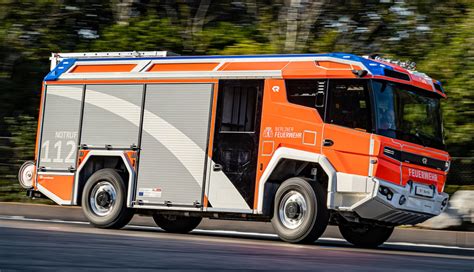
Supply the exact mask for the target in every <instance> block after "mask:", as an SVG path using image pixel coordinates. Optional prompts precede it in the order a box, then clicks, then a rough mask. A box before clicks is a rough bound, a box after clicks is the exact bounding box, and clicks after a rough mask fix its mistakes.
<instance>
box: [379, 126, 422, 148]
mask: <svg viewBox="0 0 474 272" xmlns="http://www.w3.org/2000/svg"><path fill="white" fill-rule="evenodd" d="M383 130H389V131H393V132H395V133H400V134H402V135H405V136H409V137H411V138H415V139H416V140H417V141H418V142H419V143H421V145H423V146H426V144H425V142H424V141H423V139H422V138H421V137H420V135H416V134H413V133H409V132H405V131H403V130H400V129H395V128H387V129H383ZM417 133H418V132H417ZM400 140H402V139H400Z"/></svg>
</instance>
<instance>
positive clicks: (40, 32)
mask: <svg viewBox="0 0 474 272" xmlns="http://www.w3.org/2000/svg"><path fill="white" fill-rule="evenodd" d="M473 33H474V1H472V0H465V1H455V0H442V1H434V0H432V1H429V0H423V1H417V0H410V1H408V0H405V1H404V0H400V1H391V0H379V1H342V0H341V1H305V0H286V1H256V0H242V1H230V0H219V1H217V0H214V1H211V0H203V1H193V0H182V1H173V0H164V1H154V0H122V1H119V0H109V1H107V0H104V1H59V0H56V1H53V0H36V1H26V0H25V1H13V0H0V86H1V87H0V88H1V91H0V201H28V199H27V198H26V197H25V196H24V195H25V192H24V191H23V190H21V189H20V187H19V185H17V184H18V182H17V181H16V174H17V171H18V168H19V166H20V165H21V163H23V161H25V160H28V159H33V153H34V144H35V135H36V120H37V116H38V108H39V99H40V90H41V81H42V79H43V77H44V76H45V75H46V74H47V73H48V71H49V64H50V62H49V57H50V55H51V52H80V51H88V52H91V51H133V50H137V51H146V50H168V51H172V52H174V53H177V54H181V55H221V54H270V53H324V52H347V53H354V54H360V55H365V54H369V53H381V54H383V55H384V56H385V57H390V58H398V59H401V60H411V61H415V62H417V64H418V65H417V70H419V71H421V72H425V73H427V74H428V75H430V76H431V77H433V78H435V79H438V80H440V81H441V82H442V83H443V85H444V88H445V89H446V90H447V94H448V99H447V100H445V101H444V103H443V112H444V127H445V135H446V141H447V144H448V150H449V152H450V153H451V156H453V163H452V167H451V169H452V170H451V173H450V174H449V178H448V185H447V187H446V191H448V193H453V192H454V191H456V190H459V189H474V174H473V172H474V171H473V169H474V163H473V162H474V142H473V135H474V123H473V116H474V91H473V90H472V89H471V88H472V87H473V86H474V84H473V83H474V78H473V77H474V34H473Z"/></svg>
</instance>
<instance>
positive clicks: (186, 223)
mask: <svg viewBox="0 0 474 272" xmlns="http://www.w3.org/2000/svg"><path fill="white" fill-rule="evenodd" d="M153 220H155V223H156V224H157V225H158V227H160V228H162V229H164V230H165V231H167V232H172V233H188V232H190V231H192V230H193V229H195V228H196V227H197V226H198V225H199V223H201V220H202V218H201V217H189V216H180V215H166V214H159V213H155V214H154V215H153Z"/></svg>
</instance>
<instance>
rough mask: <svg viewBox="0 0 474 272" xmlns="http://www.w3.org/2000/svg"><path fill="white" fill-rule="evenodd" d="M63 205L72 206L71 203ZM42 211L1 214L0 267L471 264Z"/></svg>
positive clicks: (431, 254) (425, 267) (404, 249)
mask: <svg viewBox="0 0 474 272" xmlns="http://www.w3.org/2000/svg"><path fill="white" fill-rule="evenodd" d="M2 211H3V212H6V211H5V209H3V210H2V209H0V214H2ZM9 211H10V213H13V210H12V209H9ZM66 211H69V212H67V213H66V214H71V211H73V210H72V209H71V210H66ZM47 217H48V216H47V214H46V215H43V218H33V217H32V216H27V217H25V216H23V215H22V216H14V215H0V271H1V272H5V271H16V270H23V271H64V270H87V271H109V270H117V271H122V270H130V271H140V270H191V271H195V270H206V271H209V270H219V271H220V270H236V271H242V270H272V271H273V270H287V271H302V270H313V271H470V272H472V271H474V248H462V247H453V246H442V245H438V246H435V245H423V244H413V243H402V242H389V243H386V244H385V245H384V246H382V247H381V248H379V249H373V250H369V249H358V248H354V247H352V246H350V245H349V244H347V243H346V242H344V241H343V240H342V239H340V238H331V237H327V235H325V236H326V237H324V238H321V239H320V240H318V241H317V242H316V243H315V244H313V245H292V244H288V243H284V242H281V241H279V240H278V238H277V237H276V236H275V235H274V234H272V233H255V232H250V231H243V230H238V231H232V230H222V228H220V230H206V229H203V228H202V227H201V226H200V227H198V230H196V231H194V232H192V233H191V234H187V235H177V234H169V233H165V232H163V231H161V230H160V229H159V228H157V227H154V226H152V225H146V224H143V225H136V224H137V223H140V221H139V220H137V219H136V220H135V221H134V222H132V225H130V226H127V227H126V228H125V229H122V230H103V229H97V228H93V227H92V226H90V225H89V224H88V223H86V222H83V221H82V220H71V218H66V216H64V217H65V218H60V217H58V215H57V214H49V217H50V218H47ZM51 218H54V219H51ZM218 222H220V221H218ZM224 222H225V221H224ZM227 225H230V226H232V225H237V224H236V223H234V222H231V223H230V224H229V222H227Z"/></svg>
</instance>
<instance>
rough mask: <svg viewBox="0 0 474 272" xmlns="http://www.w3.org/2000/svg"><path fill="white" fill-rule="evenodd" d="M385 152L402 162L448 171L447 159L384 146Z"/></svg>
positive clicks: (386, 154)
mask: <svg viewBox="0 0 474 272" xmlns="http://www.w3.org/2000/svg"><path fill="white" fill-rule="evenodd" d="M383 154H384V155H385V156H387V157H390V158H392V159H395V160H397V161H401V162H407V163H411V164H416V165H421V166H425V167H429V168H433V169H437V170H442V171H446V170H448V167H449V164H448V162H447V161H442V160H438V159H434V158H430V157H426V156H421V155H418V154H413V153H410V152H405V151H401V150H397V149H394V148H391V147H387V146H386V147H384V149H383Z"/></svg>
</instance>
